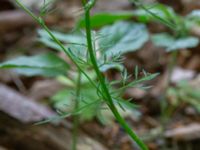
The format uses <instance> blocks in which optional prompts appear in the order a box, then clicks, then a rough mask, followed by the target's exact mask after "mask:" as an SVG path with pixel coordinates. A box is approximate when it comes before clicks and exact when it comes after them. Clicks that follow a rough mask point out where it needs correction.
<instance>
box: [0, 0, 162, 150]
mask: <svg viewBox="0 0 200 150" xmlns="http://www.w3.org/2000/svg"><path fill="white" fill-rule="evenodd" d="M16 3H17V4H18V5H19V6H20V7H21V8H22V9H24V10H25V11H26V12H27V13H28V14H29V15H30V16H31V17H32V18H33V19H34V20H35V21H36V22H37V23H38V24H39V25H40V26H41V27H42V29H43V30H40V31H39V34H40V41H42V42H43V43H45V44H46V45H48V47H51V48H53V49H57V50H59V51H62V52H64V53H65V54H66V55H67V56H68V58H69V59H70V60H71V62H72V63H73V64H74V66H73V67H72V66H71V65H69V64H68V63H67V62H66V61H64V60H63V59H61V58H59V57H58V56H56V55H55V54H53V53H48V54H39V55H37V56H31V57H19V58H16V59H13V60H9V61H6V62H4V63H1V64H0V68H10V69H15V71H17V72H18V73H21V74H25V75H28V76H33V75H42V76H48V77H58V76H60V75H62V76H66V77H64V78H63V77H62V81H63V80H64V81H65V82H67V84H68V85H69V84H70V85H71V86H73V88H72V91H71V92H69V91H67V92H66V93H65V90H64V91H62V92H60V95H62V94H63V93H64V94H67V95H68V97H67V98H69V99H71V100H73V103H71V102H69V106H71V105H72V106H73V107H72V110H71V111H66V110H61V109H58V112H59V116H56V117H53V118H50V119H48V120H45V121H43V122H40V123H46V122H49V121H53V120H55V119H62V118H66V117H68V116H75V117H74V131H73V135H74V136H73V144H72V149H74V150H75V149H76V141H77V139H76V137H77V127H78V124H79V119H80V118H79V116H81V115H82V113H83V112H84V111H86V110H87V111H88V110H89V111H91V110H92V112H89V113H87V114H89V115H91V116H86V118H87V117H89V118H90V117H93V116H95V113H94V114H93V112H95V111H94V110H97V112H98V110H102V108H105V107H106V108H107V109H109V110H110V111H111V112H112V113H113V115H114V117H115V118H116V120H117V121H118V122H119V124H120V125H121V126H122V127H123V128H124V130H125V131H126V132H127V134H128V135H129V136H130V137H131V138H132V139H133V140H134V141H135V142H136V143H137V144H138V146H139V147H140V149H142V150H147V149H148V148H147V146H146V145H145V144H144V143H143V142H142V140H141V139H140V138H139V137H138V136H137V135H136V134H135V132H134V131H133V130H132V129H131V128H130V127H129V125H128V124H127V122H126V121H125V120H124V118H123V117H122V116H121V114H120V113H119V109H122V110H126V109H127V108H133V106H134V105H133V104H132V103H130V102H129V101H126V100H124V99H123V98H122V95H123V92H124V90H126V89H127V88H130V87H136V86H140V87H141V84H142V83H143V82H144V81H148V80H151V79H153V78H155V77H156V76H157V75H158V74H149V73H147V72H145V71H143V72H144V76H143V77H140V76H139V75H138V72H139V71H138V68H137V67H136V68H135V70H134V72H133V74H134V78H135V79H134V80H132V79H131V78H130V76H129V75H128V73H127V71H126V69H125V68H124V67H123V65H122V62H123V61H122V59H121V55H122V54H123V53H126V52H130V51H134V50H137V49H139V48H140V47H141V46H142V45H143V44H144V43H145V42H146V41H147V40H148V37H149V36H148V32H147V30H146V27H145V25H143V24H138V23H131V22H117V23H116V24H114V25H112V26H106V27H104V28H102V29H101V30H99V31H98V32H93V31H92V30H91V20H90V10H91V9H92V7H93V6H94V4H95V0H90V1H87V0H83V6H84V8H83V9H84V22H85V23H84V25H85V31H77V32H76V33H74V34H73V35H72V34H61V33H58V32H53V31H51V30H50V29H49V28H48V27H47V26H46V25H45V22H44V20H43V18H42V17H43V16H44V15H45V12H46V11H47V10H46V8H47V7H46V6H45V7H44V8H45V9H44V11H41V13H40V15H39V16H36V15H35V14H33V13H32V12H31V11H30V10H29V9H27V8H26V7H25V6H24V5H23V4H22V3H20V1H19V0H16ZM114 20H119V19H114ZM120 20H121V19H120ZM122 27H123V28H122ZM132 35H134V37H133V36H132ZM111 68H116V69H118V70H119V71H120V72H121V74H122V77H121V79H120V80H117V81H111V82H110V81H108V79H106V77H105V76H104V74H103V73H104V72H105V71H106V70H108V69H111ZM88 71H89V72H88ZM70 75H71V76H70ZM117 87H118V88H117ZM87 90H88V91H87ZM60 95H59V94H58V95H56V96H55V97H54V98H53V99H54V100H55V101H56V100H57V98H58V97H59V96H60ZM61 97H62V96H61ZM58 99H59V98H58ZM66 107H68V106H67V105H66ZM96 115H97V116H98V118H99V119H100V120H103V119H102V115H99V113H97V114H96ZM103 117H104V116H103Z"/></svg>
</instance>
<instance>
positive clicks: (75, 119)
mask: <svg viewBox="0 0 200 150" xmlns="http://www.w3.org/2000/svg"><path fill="white" fill-rule="evenodd" d="M80 91H81V72H80V71H78V78H77V84H76V100H75V106H74V110H75V111H76V110H77V109H78V108H79V97H80ZM78 126H79V116H78V115H74V117H73V133H72V150H77V137H78Z"/></svg>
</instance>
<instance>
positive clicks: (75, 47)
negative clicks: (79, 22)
mask: <svg viewBox="0 0 200 150" xmlns="http://www.w3.org/2000/svg"><path fill="white" fill-rule="evenodd" d="M52 34H53V35H54V36H55V37H56V38H57V39H58V40H60V41H62V42H63V44H64V45H65V47H66V49H68V50H70V53H71V54H72V55H73V56H74V58H75V59H77V60H81V61H82V62H85V63H84V64H85V65H88V64H86V63H88V60H89V58H88V55H87V44H86V39H85V36H84V34H85V33H84V32H83V31H82V32H79V33H72V34H63V33H59V32H55V31H54V32H53V31H52ZM39 35H40V41H41V42H42V43H44V44H45V45H47V46H48V47H51V48H53V49H56V50H61V48H60V47H59V46H58V45H57V44H56V43H55V42H53V41H52V39H51V37H50V36H49V35H48V34H47V33H46V32H45V31H44V30H39ZM133 35H134V36H133ZM148 38H149V35H148V31H147V29H146V26H145V25H143V24H139V23H132V22H117V23H115V24H113V25H111V26H106V27H103V28H102V29H100V30H99V31H98V32H97V33H96V32H93V47H94V48H95V53H96V55H98V57H97V59H98V63H99V67H100V70H101V71H102V72H105V71H107V70H108V69H111V68H115V69H118V70H122V69H123V67H122V65H121V64H120V61H119V59H116V58H119V57H120V56H121V55H122V54H124V53H127V52H133V51H136V50H138V49H139V48H141V47H142V46H143V45H144V44H145V43H146V42H147V41H148ZM118 56H119V57H118Z"/></svg>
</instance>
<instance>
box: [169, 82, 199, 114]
mask: <svg viewBox="0 0 200 150" xmlns="http://www.w3.org/2000/svg"><path fill="white" fill-rule="evenodd" d="M167 96H168V97H169V99H170V100H171V104H172V105H173V106H175V107H178V106H179V105H180V104H181V103H182V102H185V103H188V104H190V105H192V106H193V107H194V108H196V110H197V111H198V112H200V88H194V87H192V86H191V85H190V84H189V83H188V82H187V81H182V82H179V83H178V84H177V86H176V87H170V88H169V89H168V91H167Z"/></svg>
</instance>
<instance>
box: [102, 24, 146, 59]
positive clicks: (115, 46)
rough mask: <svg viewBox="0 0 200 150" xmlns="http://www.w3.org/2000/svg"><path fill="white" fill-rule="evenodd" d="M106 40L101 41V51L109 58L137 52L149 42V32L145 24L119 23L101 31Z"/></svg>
mask: <svg viewBox="0 0 200 150" xmlns="http://www.w3.org/2000/svg"><path fill="white" fill-rule="evenodd" d="M99 33H100V34H101V35H103V36H106V37H104V38H100V40H99V49H100V50H101V51H104V52H105V54H106V55H107V56H108V57H109V56H112V55H117V54H123V53H127V52H132V51H136V50H138V49H139V48H141V47H142V46H143V45H144V43H146V42H147V41H148V37H149V36H148V31H147V29H146V27H145V26H144V25H143V24H138V23H131V22H117V23H115V24H114V25H112V26H106V27H104V28H103V29H101V30H100V31H99Z"/></svg>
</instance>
